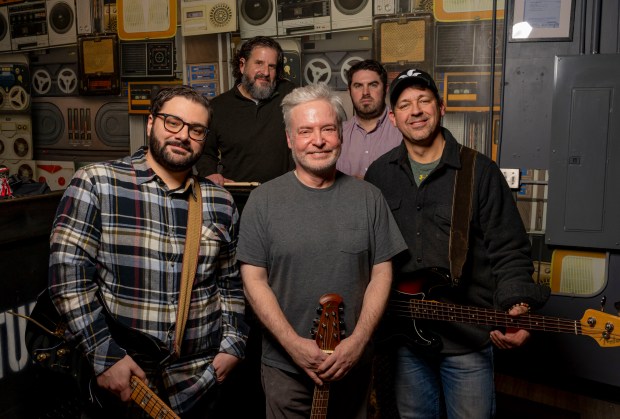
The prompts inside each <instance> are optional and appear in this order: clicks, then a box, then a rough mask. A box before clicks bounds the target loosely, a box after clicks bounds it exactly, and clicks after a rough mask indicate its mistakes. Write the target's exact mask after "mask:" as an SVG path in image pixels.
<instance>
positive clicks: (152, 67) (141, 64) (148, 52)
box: [120, 38, 175, 79]
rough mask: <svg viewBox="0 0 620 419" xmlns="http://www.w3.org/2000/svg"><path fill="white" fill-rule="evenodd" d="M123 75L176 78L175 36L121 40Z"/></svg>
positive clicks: (129, 76) (130, 76) (125, 76)
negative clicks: (170, 37) (157, 38)
mask: <svg viewBox="0 0 620 419" xmlns="http://www.w3.org/2000/svg"><path fill="white" fill-rule="evenodd" d="M120 57H121V77H123V78H147V77H150V78H153V77H155V78H160V79H162V78H174V75H175V74H174V70H175V55H174V38H172V39H160V40H153V41H143V42H142V41H132V42H121V44H120Z"/></svg>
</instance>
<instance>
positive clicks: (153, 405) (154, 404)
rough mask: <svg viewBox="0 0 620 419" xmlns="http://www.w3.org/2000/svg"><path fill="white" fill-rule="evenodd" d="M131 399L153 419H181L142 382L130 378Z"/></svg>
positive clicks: (135, 378) (134, 377)
mask: <svg viewBox="0 0 620 419" xmlns="http://www.w3.org/2000/svg"><path fill="white" fill-rule="evenodd" d="M131 388H132V390H133V391H132V392H131V399H132V400H133V401H134V402H135V403H136V404H137V405H138V406H140V407H141V408H142V409H143V410H144V411H145V412H146V413H148V414H149V416H150V417H152V418H153V419H181V418H180V417H179V416H178V415H177V414H176V413H174V412H173V411H172V410H171V409H170V408H169V407H168V405H166V403H164V401H163V400H162V399H160V398H159V397H158V396H157V395H156V394H155V393H154V392H153V390H151V389H150V388H149V387H148V386H147V385H146V384H144V382H143V381H142V380H140V379H139V378H138V377H136V376H135V375H134V376H133V377H131Z"/></svg>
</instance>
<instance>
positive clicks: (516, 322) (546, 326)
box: [390, 299, 583, 335]
mask: <svg viewBox="0 0 620 419" xmlns="http://www.w3.org/2000/svg"><path fill="white" fill-rule="evenodd" d="M390 309H391V312H392V313H394V314H396V315H402V316H407V317H412V318H414V319H425V320H442V321H449V322H457V323H473V324H481V325H487V326H504V327H514V328H517V329H527V330H538V331H544V332H561V333H573V334H575V335H581V334H582V333H583V332H582V328H581V323H580V322H579V321H576V320H570V319H562V318H557V317H547V316H541V315H537V314H524V315H521V316H517V317H515V316H511V315H509V314H508V313H504V312H501V311H497V310H492V309H487V308H480V307H470V306H462V305H456V304H446V303H440V302H437V301H427V300H418V299H409V300H407V301H392V302H391V303H390Z"/></svg>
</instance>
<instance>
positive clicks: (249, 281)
mask: <svg viewBox="0 0 620 419" xmlns="http://www.w3.org/2000/svg"><path fill="white" fill-rule="evenodd" d="M282 107H283V112H284V121H285V125H286V134H287V140H288V145H289V148H291V150H292V153H293V160H294V161H295V166H296V170H295V171H293V172H289V173H287V174H285V175H283V176H281V177H279V178H276V179H274V180H272V181H270V182H267V183H265V184H263V185H262V186H260V187H258V188H257V189H256V190H254V191H253V192H252V194H251V195H250V198H249V199H248V202H247V204H246V206H245V209H244V212H243V216H242V220H241V228H240V236H239V245H238V250H237V258H238V260H239V261H240V262H241V273H242V278H243V283H244V287H245V293H246V296H247V298H248V301H249V302H250V304H251V305H252V308H253V309H254V311H255V313H256V315H257V316H258V318H259V320H260V321H261V322H262V324H263V325H264V327H265V329H266V330H265V333H264V340H263V356H262V379H263V388H264V390H265V396H266V406H267V418H282V417H286V418H307V417H308V416H309V414H310V411H311V405H312V404H313V403H312V401H313V400H312V398H313V390H314V388H315V386H322V385H323V384H325V383H330V387H329V388H330V398H329V405H328V417H346V418H365V417H366V403H367V395H368V391H369V386H370V357H369V356H368V355H369V350H368V344H369V342H370V338H371V336H372V333H373V332H374V330H375V328H376V326H377V324H378V322H379V319H380V317H381V315H382V313H383V311H384V309H385V305H386V302H387V299H388V295H389V292H390V287H391V283H392V262H391V259H392V258H393V257H394V256H395V255H396V254H398V253H400V252H401V251H402V250H404V249H406V245H405V242H404V240H403V238H402V236H401V234H400V232H399V230H398V228H397V226H396V224H395V222H394V220H393V218H392V216H391V213H390V211H389V209H388V207H387V205H386V203H385V200H384V198H383V196H382V195H381V193H380V192H379V190H378V189H376V188H374V187H373V186H372V185H370V184H368V183H366V182H363V181H361V180H358V179H355V178H352V177H350V176H347V175H344V174H342V173H340V172H337V170H336V161H337V159H338V157H339V155H340V148H341V144H342V143H341V127H342V120H343V118H344V110H343V108H342V103H341V102H340V99H339V98H338V97H337V96H335V95H333V93H332V92H331V91H330V90H329V88H327V87H325V86H323V85H318V86H317V85H311V86H306V87H303V88H298V89H295V90H294V91H293V92H292V93H290V94H289V95H287V96H286V97H285V98H284V100H283V102H282ZM327 293H335V294H339V295H340V296H341V297H342V299H343V302H344V312H343V314H342V315H341V318H340V319H341V320H342V321H343V322H344V325H345V327H344V328H345V331H346V336H347V337H345V338H343V339H342V340H341V341H340V342H339V344H338V345H337V346H335V349H334V350H333V353H331V354H330V355H328V354H327V353H326V352H325V351H322V350H321V349H320V348H319V346H317V344H316V342H315V341H314V340H313V339H311V337H310V332H309V331H310V328H311V327H313V319H315V318H316V317H317V312H316V308H317V306H318V305H319V299H320V298H321V296H322V295H324V294H327ZM320 329H321V325H319V332H318V333H321V331H320ZM323 407H324V406H323Z"/></svg>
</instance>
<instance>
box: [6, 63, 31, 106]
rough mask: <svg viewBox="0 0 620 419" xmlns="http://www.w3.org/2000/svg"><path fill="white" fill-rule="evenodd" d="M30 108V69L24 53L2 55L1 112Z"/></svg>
mask: <svg viewBox="0 0 620 419" xmlns="http://www.w3.org/2000/svg"><path fill="white" fill-rule="evenodd" d="M29 108H30V70H29V65H28V58H26V56H25V55H23V54H13V55H6V56H0V112H23V111H27V110H28V109H29Z"/></svg>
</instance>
